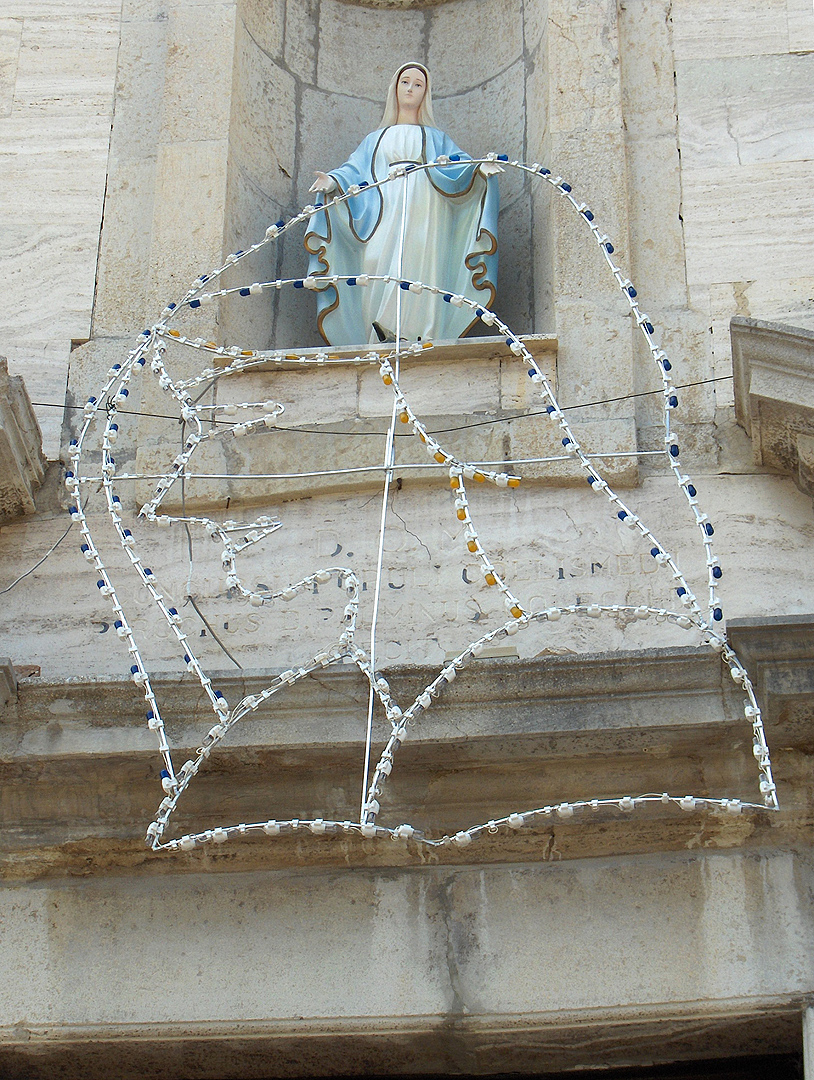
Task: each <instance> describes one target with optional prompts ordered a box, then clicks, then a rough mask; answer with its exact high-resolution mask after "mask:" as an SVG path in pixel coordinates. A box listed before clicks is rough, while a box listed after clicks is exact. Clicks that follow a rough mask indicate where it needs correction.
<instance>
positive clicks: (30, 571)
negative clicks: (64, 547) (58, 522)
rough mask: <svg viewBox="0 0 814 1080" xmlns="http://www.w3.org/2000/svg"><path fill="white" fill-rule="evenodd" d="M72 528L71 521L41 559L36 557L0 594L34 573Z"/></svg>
mask: <svg viewBox="0 0 814 1080" xmlns="http://www.w3.org/2000/svg"><path fill="white" fill-rule="evenodd" d="M72 528H73V521H72V522H71V524H70V525H69V526H68V528H67V529H66V530H65V532H64V533H63V534H62V536H60V538H59V540H57V542H56V543H55V544H54V545H53V547H50V548H49V549H48V551H46V553H45V554H44V555H43V557H42V558H41V559H38V560H37V562H35V563H34V565H33V566H32V567H31V568H30V569H29V570H26V572H25V573H24V574H20V576H19V577H18V578H15V579H14V581H12V583H11V584H10V585H6V587H5V589H0V596H3V595H4V593H7V592H11V590H12V589H13V588H14V586H15V585H19V583H20V582H21V581H22V580H23V578H27V577H28V575H29V574H33V573H34V571H35V570H36V569H37V567H38V566H42V564H43V563H44V562H45V560H46V559H47V558H48V556H49V555H52V554H53V553H54V552H55V551H56V549H57V548H58V547H59V545H60V544H61V543H62V541H63V540H64V539H65V537H66V536H67V535H68V533H69V532H70V531H71V529H72Z"/></svg>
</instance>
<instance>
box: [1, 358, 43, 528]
mask: <svg viewBox="0 0 814 1080" xmlns="http://www.w3.org/2000/svg"><path fill="white" fill-rule="evenodd" d="M44 477H45V458H44V456H43V453H42V435H41V434H40V428H39V424H38V423H37V418H36V417H35V416H34V410H33V409H32V407H31V400H30V398H29V396H28V393H27V391H26V388H25V383H24V382H23V378H22V376H21V375H9V373H8V360H6V358H5V356H0V525H3V524H6V523H7V522H9V521H14V519H15V518H18V517H22V516H23V514H31V513H33V512H34V509H35V506H34V493H35V492H36V490H37V488H38V487H39V486H40V484H41V483H42V481H43V479H44Z"/></svg>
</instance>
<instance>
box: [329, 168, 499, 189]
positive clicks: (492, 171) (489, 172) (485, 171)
mask: <svg viewBox="0 0 814 1080" xmlns="http://www.w3.org/2000/svg"><path fill="white" fill-rule="evenodd" d="M505 171H506V170H505V169H504V168H503V166H502V165H498V163H497V162H496V161H483V162H481V164H480V165H478V172H479V173H480V174H481V176H487V177H489V176H497V174H498V173H502V172H505ZM312 190H313V189H312Z"/></svg>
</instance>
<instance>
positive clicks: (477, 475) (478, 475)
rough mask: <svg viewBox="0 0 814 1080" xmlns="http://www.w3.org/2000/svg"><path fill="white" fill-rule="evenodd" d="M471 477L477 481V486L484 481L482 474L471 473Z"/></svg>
mask: <svg viewBox="0 0 814 1080" xmlns="http://www.w3.org/2000/svg"><path fill="white" fill-rule="evenodd" d="M472 475H473V477H474V478H475V480H477V482H478V483H479V484H482V483H483V481H484V480H485V479H486V477H485V476H484V475H483V473H482V472H476V473H473V474H472Z"/></svg>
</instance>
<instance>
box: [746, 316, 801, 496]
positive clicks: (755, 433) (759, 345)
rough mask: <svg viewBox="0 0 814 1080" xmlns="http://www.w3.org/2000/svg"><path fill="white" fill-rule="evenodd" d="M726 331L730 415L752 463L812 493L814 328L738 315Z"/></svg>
mask: <svg viewBox="0 0 814 1080" xmlns="http://www.w3.org/2000/svg"><path fill="white" fill-rule="evenodd" d="M730 335H731V338H732V368H733V372H734V376H735V415H736V417H737V419H738V423H739V424H740V425H741V426H742V427H743V428H745V429H746V431H747V433H748V434H749V436H750V437H751V439H752V445H753V448H754V460H755V463H756V464H757V465H766V466H768V467H769V468H771V469H777V470H778V471H780V472H783V473H787V474H789V475H790V476H792V477H793V478H794V482H795V483H796V484H797V486H798V487H799V488H800V490H801V491H804V492H805V493H806V494H807V495H814V330H804V329H801V328H798V327H791V326H785V325H784V324H782V323H774V322H764V321H762V320H760V319H745V318H740V317H738V318H734V319H732V321H731V322H730Z"/></svg>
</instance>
